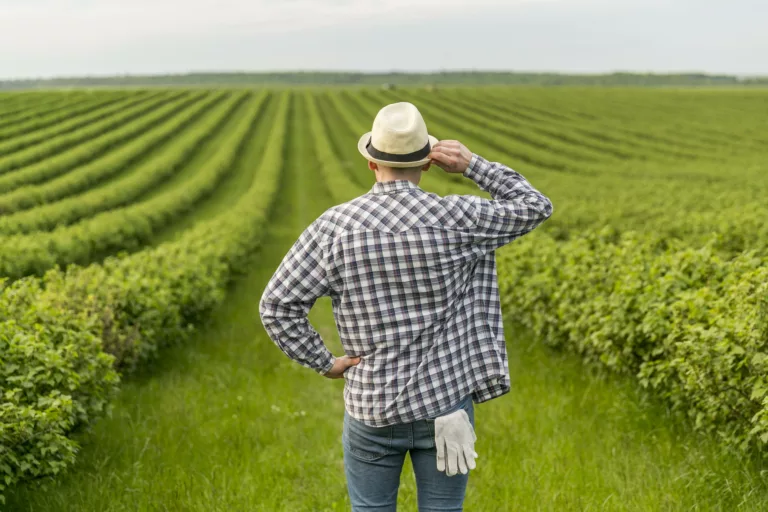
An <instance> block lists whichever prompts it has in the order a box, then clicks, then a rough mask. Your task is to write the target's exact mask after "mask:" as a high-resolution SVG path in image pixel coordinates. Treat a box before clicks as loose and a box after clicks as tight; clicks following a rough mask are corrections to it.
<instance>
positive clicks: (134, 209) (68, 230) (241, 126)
mask: <svg viewBox="0 0 768 512" xmlns="http://www.w3.org/2000/svg"><path fill="white" fill-rule="evenodd" d="M239 94H241V95H242V97H243V98H247V96H248V95H249V94H250V93H239ZM264 101H265V96H263V95H262V96H261V99H260V100H259V101H252V100H250V99H249V101H248V105H247V107H245V108H246V111H245V115H243V116H241V119H240V120H239V121H238V123H237V125H236V126H235V127H234V130H233V133H232V136H231V138H230V139H229V140H227V142H226V144H224V145H222V146H220V147H218V148H216V150H215V152H214V153H213V154H212V155H211V156H210V158H209V159H208V160H207V161H206V164H205V166H204V167H203V169H201V171H200V172H199V173H198V174H197V175H195V176H193V177H192V178H191V179H190V180H188V181H187V182H186V183H185V185H184V187H178V188H174V189H173V190H171V191H169V192H167V193H166V194H162V195H158V196H155V197H153V198H151V199H149V200H146V201H142V202H139V203H135V204H132V205H130V206H126V207H124V208H118V209H115V210H111V211H107V212H104V213H101V214H99V215H96V216H94V217H91V218H88V219H86V220H83V221H82V222H79V223H77V224H72V225H71V226H62V227H60V228H57V229H56V230H54V231H52V232H41V233H33V234H30V235H13V236H8V237H1V238H0V243H2V245H3V251H2V252H0V275H3V276H6V277H10V278H19V277H23V276H26V275H30V274H38V275H39V274H42V273H43V272H45V271H46V270H48V269H49V268H51V267H53V266H55V265H57V264H58V265H68V264H70V263H76V264H87V263H91V262H93V261H94V260H97V259H99V258H102V257H104V256H106V255H108V254H110V253H112V252H115V251H120V250H136V249H139V248H141V247H142V245H143V244H145V243H146V242H148V241H149V240H150V238H151V237H152V235H153V234H154V233H156V232H157V231H158V230H159V229H160V228H162V227H163V226H165V225H167V224H168V223H169V222H171V221H172V219H173V218H175V217H176V216H178V215H179V214H181V213H183V212H185V211H187V210H188V209H189V208H191V207H192V206H193V205H194V204H196V203H197V202H198V201H200V200H201V199H203V198H204V197H206V196H207V195H208V194H209V193H210V192H211V191H213V189H214V188H215V187H216V186H217V185H218V184H219V183H220V182H221V180H222V179H223V178H224V177H225V176H226V175H227V173H228V172H229V171H230V170H231V168H232V165H233V162H234V161H235V158H236V157H237V155H238V153H239V151H240V145H241V142H242V140H243V139H244V138H245V136H246V134H247V133H248V131H249V129H250V127H251V125H252V123H254V122H255V120H256V118H257V117H258V115H257V114H258V112H259V111H260V109H261V106H262V104H263V102H264ZM165 158H167V159H168V160H169V161H172V160H176V159H178V156H177V155H171V154H167V155H165Z"/></svg>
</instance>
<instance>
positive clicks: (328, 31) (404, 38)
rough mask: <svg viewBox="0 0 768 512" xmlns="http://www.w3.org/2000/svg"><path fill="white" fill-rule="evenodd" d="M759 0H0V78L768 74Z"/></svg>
mask: <svg viewBox="0 0 768 512" xmlns="http://www.w3.org/2000/svg"><path fill="white" fill-rule="evenodd" d="M766 27H768V0H719V1H713V0H219V1H216V2H213V1H210V0H0V79H4V78H20V77H51V76H73V75H110V74H123V73H131V74H144V73H149V74H157V73H181V72H189V71H223V70H235V71H271V70H299V69H304V70H349V71H353V70H360V71H389V70H403V71H434V70H442V69H483V70H492V69H493V70H517V71H562V72H604V71H614V70H629V71H658V72H669V71H705V72H711V73H729V74H766V75H768V28H766Z"/></svg>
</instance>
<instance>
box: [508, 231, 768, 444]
mask: <svg viewBox="0 0 768 512" xmlns="http://www.w3.org/2000/svg"><path fill="white" fill-rule="evenodd" d="M714 244H715V242H713V243H712V244H710V245H709V246H705V247H703V248H699V249H692V248H684V247H683V246H682V244H681V243H679V242H673V241H669V240H663V239H660V238H658V237H652V236H640V235H637V234H634V233H626V234H623V235H621V236H620V237H618V238H617V237H616V236H615V233H613V232H612V231H611V230H603V231H599V232H593V233H591V234H587V235H585V236H583V237H579V238H574V239H572V240H569V241H567V242H556V241H555V240H553V239H552V238H550V237H548V236H546V235H540V236H532V237H530V238H528V239H527V240H522V241H520V242H519V243H516V244H511V245H510V246H509V247H507V248H505V249H504V250H502V251H500V253H499V254H500V256H501V257H500V261H499V269H500V291H501V295H502V300H503V301H504V303H505V306H506V308H507V311H508V312H509V313H510V314H512V315H513V316H514V317H515V318H516V319H517V320H519V321H520V322H521V323H523V324H525V325H526V326H528V327H530V328H531V329H533V330H534V331H535V332H536V333H537V334H538V335H539V336H541V338H542V339H543V340H544V341H545V342H546V343H548V344H550V345H552V346H557V347H563V348H566V349H569V350H571V351H574V352H576V353H578V354H580V355H581V356H582V357H583V358H584V359H585V360H586V361H588V362H591V363H598V364H601V365H604V366H606V367H608V368H610V369H612V370H614V371H617V372H620V373H627V374H632V375H634V376H635V377H637V379H638V380H639V382H640V383H641V384H642V385H643V386H645V387H649V388H652V389H654V390H655V391H656V393H657V394H659V395H660V396H662V397H663V398H665V399H666V400H667V401H668V402H669V403H670V404H671V405H672V406H673V407H674V409H676V410H679V411H682V412H684V413H686V414H687V415H688V416H689V417H691V418H692V420H693V422H694V425H695V426H696V427H697V428H699V429H702V430H707V431H712V432H715V433H717V434H718V435H720V436H721V437H722V438H723V439H724V440H725V441H727V442H728V443H729V444H732V445H735V446H738V447H740V448H742V449H748V448H750V447H756V446H757V447H762V446H763V445H764V444H765V443H766V442H768V317H767V315H768V268H767V267H766V266H765V261H764V260H763V259H761V258H759V257H757V256H756V255H755V254H754V253H743V254H740V255H738V256H737V257H735V258H733V259H728V258H726V257H723V256H721V255H720V254H719V253H718V252H716V251H715V250H714V249H713V245H714Z"/></svg>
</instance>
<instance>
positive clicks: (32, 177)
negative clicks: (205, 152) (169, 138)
mask: <svg viewBox="0 0 768 512" xmlns="http://www.w3.org/2000/svg"><path fill="white" fill-rule="evenodd" d="M207 95H208V93H200V94H196V95H194V96H192V97H189V96H184V97H182V98H178V99H176V100H175V101H171V103H168V104H166V105H164V106H162V107H160V108H158V109H157V110H154V111H151V112H149V113H147V112H146V110H145V108H143V107H141V106H139V107H136V110H139V111H140V112H141V114H142V115H138V117H136V118H135V119H133V120H132V121H130V122H129V123H128V124H126V125H125V126H122V127H121V128H118V129H116V130H113V131H110V132H107V133H105V134H103V135H101V136H98V137H96V138H94V139H92V140H90V141H88V142H84V143H82V144H77V145H75V146H74V147H71V148H69V149H67V150H66V151H64V152H62V153H59V154H57V155H55V156H54V157H53V158H48V159H44V160H41V161H39V162H37V163H34V164H32V165H29V166H27V167H22V168H20V169H16V170H14V171H13V172H8V173H6V174H4V175H2V176H0V193H6V192H10V191H12V190H14V189H16V188H18V187H21V186H22V185H29V184H35V183H40V182H43V181H45V180H49V179H51V178H55V177H56V176H60V175H61V174H64V173H65V172H67V171H69V170H71V169H73V168H74V167H76V166H78V165H82V164H84V163H86V162H90V161H92V160H94V159H96V158H98V157H99V156H101V155H103V154H105V153H107V152H108V151H111V150H114V149H115V147H116V146H118V145H120V144H123V143H125V142H127V141H129V140H131V139H133V138H134V137H136V136H138V135H139V134H142V133H144V132H145V131H147V130H148V129H150V128H152V127H153V126H156V125H157V124H158V123H162V122H164V121H165V120H167V119H170V118H172V117H173V116H175V115H177V114H178V113H179V112H181V111H182V110H184V109H185V108H187V107H189V106H190V105H192V104H193V103H195V102H196V101H200V100H201V99H202V98H203V97H205V96H207ZM53 144H56V142H53ZM30 150H32V151H33V152H34V151H39V152H40V153H42V154H47V152H48V151H49V149H48V148H47V147H46V145H45V144H43V145H41V146H39V147H32V148H30ZM11 156H13V155H11Z"/></svg>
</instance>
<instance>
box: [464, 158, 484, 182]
mask: <svg viewBox="0 0 768 512" xmlns="http://www.w3.org/2000/svg"><path fill="white" fill-rule="evenodd" d="M478 158H480V156H479V155H478V154H477V153H472V159H471V160H470V161H469V165H468V166H467V168H466V169H464V172H463V173H462V174H463V175H464V176H466V177H467V178H471V177H472V176H470V174H471V173H472V172H473V171H475V166H476V165H477V159H478ZM468 173H470V174H468Z"/></svg>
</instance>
